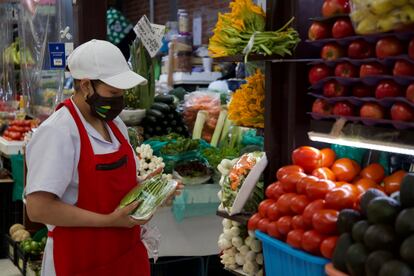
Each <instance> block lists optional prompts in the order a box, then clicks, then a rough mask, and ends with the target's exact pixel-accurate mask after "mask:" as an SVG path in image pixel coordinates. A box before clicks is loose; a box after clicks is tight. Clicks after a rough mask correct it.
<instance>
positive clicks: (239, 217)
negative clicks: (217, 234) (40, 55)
mask: <svg viewBox="0 0 414 276" xmlns="http://www.w3.org/2000/svg"><path fill="white" fill-rule="evenodd" d="M216 215H217V216H219V217H222V218H226V219H229V220H233V221H236V222H238V223H241V224H247V222H248V221H249V219H250V217H251V216H252V215H253V214H247V213H245V214H237V215H233V216H230V215H229V214H227V213H226V212H224V211H217V212H216Z"/></svg>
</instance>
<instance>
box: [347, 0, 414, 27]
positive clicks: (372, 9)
mask: <svg viewBox="0 0 414 276" xmlns="http://www.w3.org/2000/svg"><path fill="white" fill-rule="evenodd" d="M403 2H404V1H403ZM350 16H351V20H352V23H353V24H354V28H355V32H356V33H357V34H373V33H383V32H388V31H391V30H396V29H401V28H403V27H404V26H407V25H409V24H412V23H414V3H413V2H412V1H405V4H404V3H402V1H395V0H353V1H352V5H351V14H350Z"/></svg>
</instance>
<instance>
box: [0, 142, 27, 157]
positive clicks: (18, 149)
mask: <svg viewBox="0 0 414 276" xmlns="http://www.w3.org/2000/svg"><path fill="white" fill-rule="evenodd" d="M25 145H26V142H24V141H8V140H6V139H4V138H3V137H0V152H1V153H2V154H4V155H6V156H9V155H14V154H19V153H21V154H23V153H24V147H25Z"/></svg>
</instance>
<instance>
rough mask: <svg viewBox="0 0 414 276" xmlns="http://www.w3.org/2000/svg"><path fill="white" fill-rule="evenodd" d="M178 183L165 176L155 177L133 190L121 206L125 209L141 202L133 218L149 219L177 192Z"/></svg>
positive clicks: (122, 201)
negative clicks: (133, 203) (135, 202)
mask: <svg viewBox="0 0 414 276" xmlns="http://www.w3.org/2000/svg"><path fill="white" fill-rule="evenodd" d="M176 187H177V182H176V181H173V180H170V179H168V178H167V177H166V176H165V175H157V176H154V177H152V178H150V179H148V180H146V181H144V182H143V183H141V184H140V185H139V186H137V187H135V188H134V189H132V190H131V191H130V192H129V193H128V194H127V195H126V196H125V197H124V198H123V199H122V200H121V203H120V204H119V207H121V208H123V207H125V206H127V205H129V204H131V203H132V202H134V201H138V202H140V205H139V206H138V208H137V209H135V210H134V211H133V212H132V213H131V216H132V217H133V218H135V219H138V220H147V219H149V218H150V217H151V216H152V215H153V214H154V212H155V211H156V209H157V208H158V207H159V206H160V205H162V204H163V203H164V202H165V200H166V199H167V198H168V197H169V196H170V195H171V194H172V193H173V192H174V191H175V189H176Z"/></svg>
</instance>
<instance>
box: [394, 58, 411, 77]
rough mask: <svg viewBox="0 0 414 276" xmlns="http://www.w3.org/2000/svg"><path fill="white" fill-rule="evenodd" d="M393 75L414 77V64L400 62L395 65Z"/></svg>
mask: <svg viewBox="0 0 414 276" xmlns="http://www.w3.org/2000/svg"><path fill="white" fill-rule="evenodd" d="M393 74H394V76H414V64H412V63H410V62H408V61H405V60H398V61H397V62H396V63H395V65H394V70H393Z"/></svg>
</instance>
